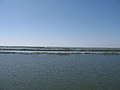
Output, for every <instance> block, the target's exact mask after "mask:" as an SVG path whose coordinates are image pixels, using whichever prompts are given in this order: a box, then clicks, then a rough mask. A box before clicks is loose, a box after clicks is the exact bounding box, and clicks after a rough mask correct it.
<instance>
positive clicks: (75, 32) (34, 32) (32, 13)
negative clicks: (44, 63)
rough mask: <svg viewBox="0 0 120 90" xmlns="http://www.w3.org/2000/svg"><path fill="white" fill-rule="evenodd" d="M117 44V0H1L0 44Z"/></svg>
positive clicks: (119, 39) (119, 4)
mask: <svg viewBox="0 0 120 90" xmlns="http://www.w3.org/2000/svg"><path fill="white" fill-rule="evenodd" d="M4 45H5V46H58V47H120V1H119V0H0V46H4Z"/></svg>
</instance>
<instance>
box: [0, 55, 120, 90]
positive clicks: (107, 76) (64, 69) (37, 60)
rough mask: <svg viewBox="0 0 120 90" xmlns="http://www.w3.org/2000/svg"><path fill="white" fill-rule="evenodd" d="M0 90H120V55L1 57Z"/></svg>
mask: <svg viewBox="0 0 120 90" xmlns="http://www.w3.org/2000/svg"><path fill="white" fill-rule="evenodd" d="M0 90H120V55H112V54H111V55H104V54H68V55H56V54H55V55H54V54H50V55H49V54H39V55H36V54H33V55H26V54H0Z"/></svg>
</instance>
